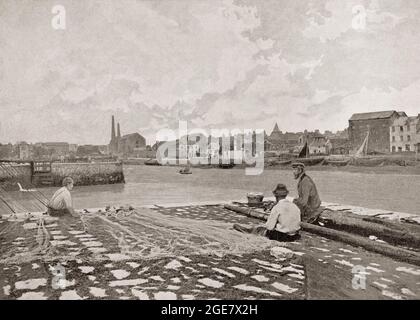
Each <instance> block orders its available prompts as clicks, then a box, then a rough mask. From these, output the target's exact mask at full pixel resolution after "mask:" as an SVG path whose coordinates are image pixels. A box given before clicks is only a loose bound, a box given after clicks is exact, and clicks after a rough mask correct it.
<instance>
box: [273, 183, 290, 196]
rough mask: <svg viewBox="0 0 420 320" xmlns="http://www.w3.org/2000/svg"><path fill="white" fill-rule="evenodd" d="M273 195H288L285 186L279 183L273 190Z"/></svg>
mask: <svg viewBox="0 0 420 320" xmlns="http://www.w3.org/2000/svg"><path fill="white" fill-rule="evenodd" d="M273 193H276V194H279V195H285V196H287V195H288V194H289V190H287V188H286V186H285V185H284V184H282V183H279V184H278V185H277V186H276V188H275V189H274V190H273Z"/></svg>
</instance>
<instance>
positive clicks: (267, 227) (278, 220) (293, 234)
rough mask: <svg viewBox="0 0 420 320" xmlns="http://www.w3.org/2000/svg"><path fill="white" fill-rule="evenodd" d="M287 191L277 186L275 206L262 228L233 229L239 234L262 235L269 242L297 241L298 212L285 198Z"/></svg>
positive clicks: (236, 226) (298, 227) (236, 227)
mask: <svg viewBox="0 0 420 320" xmlns="http://www.w3.org/2000/svg"><path fill="white" fill-rule="evenodd" d="M288 193H289V191H288V190H287V188H286V186H285V185H284V184H278V185H277V187H276V189H275V190H274V191H273V194H274V196H275V197H276V204H275V206H274V207H273V208H272V209H271V213H270V216H269V217H268V219H267V222H266V223H265V224H264V225H263V226H258V227H254V228H251V229H249V228H246V227H243V226H240V225H238V224H234V225H233V228H234V229H235V230H238V231H241V232H248V233H253V234H259V235H264V236H266V237H267V238H269V239H271V240H277V241H295V240H297V239H299V233H298V232H299V230H300V211H299V208H298V207H297V206H296V205H295V204H293V203H292V202H291V201H289V200H288V199H287V198H286V196H287V195H288Z"/></svg>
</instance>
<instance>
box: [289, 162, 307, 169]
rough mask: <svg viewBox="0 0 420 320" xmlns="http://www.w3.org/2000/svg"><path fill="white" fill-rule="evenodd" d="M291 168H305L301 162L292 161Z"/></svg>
mask: <svg viewBox="0 0 420 320" xmlns="http://www.w3.org/2000/svg"><path fill="white" fill-rule="evenodd" d="M292 168H302V169H305V165H304V164H303V163H302V162H293V163H292Z"/></svg>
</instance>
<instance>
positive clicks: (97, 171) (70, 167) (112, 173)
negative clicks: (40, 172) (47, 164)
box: [51, 162, 124, 186]
mask: <svg viewBox="0 0 420 320" xmlns="http://www.w3.org/2000/svg"><path fill="white" fill-rule="evenodd" d="M67 176H69V177H72V178H73V180H74V184H75V185H78V186H88V185H96V184H114V183H124V173H123V164H122V163H121V162H100V163H59V162H55V163H52V165H51V178H52V184H53V185H54V186H60V185H61V182H62V180H63V179H64V177H67Z"/></svg>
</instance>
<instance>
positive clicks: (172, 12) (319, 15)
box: [0, 0, 420, 144]
mask: <svg viewBox="0 0 420 320" xmlns="http://www.w3.org/2000/svg"><path fill="white" fill-rule="evenodd" d="M54 4H55V2H54V1H42V2H33V1H19V2H16V1H11V0H5V1H2V2H1V3H0V46H1V48H2V50H1V52H0V118H1V121H2V136H0V141H1V142H7V141H16V140H28V141H40V140H44V141H45V140H68V141H70V142H75V143H98V144H105V143H107V142H108V140H109V135H110V132H109V131H110V123H109V122H110V116H111V115H112V114H115V115H116V117H117V119H118V120H119V121H120V122H121V127H122V130H123V133H129V132H133V131H138V132H140V133H142V134H144V135H145V136H146V137H147V139H148V143H153V142H154V136H155V133H156V132H157V131H158V130H159V129H162V128H176V127H177V123H178V120H179V119H181V120H187V121H189V122H190V126H192V127H194V126H200V127H203V128H212V127H226V128H237V127H246V128H252V127H258V128H263V129H266V130H267V131H268V132H270V131H271V129H272V127H273V125H274V122H276V121H277V122H278V123H279V125H280V127H281V129H282V130H283V131H286V130H289V131H292V130H299V131H300V130H303V129H305V128H308V129H315V128H319V129H321V130H325V129H331V130H338V129H342V128H344V127H345V126H346V125H347V119H348V117H349V116H350V115H351V114H352V113H353V112H358V111H360V110H362V111H368V110H370V111H373V110H380V109H392V108H394V106H401V108H403V109H405V110H406V111H408V112H409V113H410V112H411V113H415V114H416V113H418V112H417V111H416V110H418V107H417V101H418V100H419V95H420V94H419V93H418V92H420V91H419V90H418V89H419V88H418V87H419V83H420V70H419V68H420V35H419V33H418V30H419V29H420V4H419V3H418V1H417V0H406V1H402V0H399V1H396V0H381V1H374V0H362V1H352V0H351V1H345V2H344V1H341V0H323V1H318V0H317V1H315V0H313V1H295V0H281V1H278V0H265V1H258V0H223V1H222V0H216V1H210V0H208V1H207V0H204V1H188V0H180V1H129V0H123V1H112V2H111V1H96V0H90V1H85V2H83V4H82V3H81V2H80V1H75V0H68V1H67V0H66V1H64V0H63V1H62V4H63V5H64V6H65V8H66V13H67V19H66V21H67V29H66V30H64V31H63V30H61V31H57V30H54V29H52V28H51V26H50V20H51V17H52V15H51V7H52V6H53V5H54ZM354 5H363V6H364V8H365V9H366V28H365V29H364V30H355V29H354V28H352V20H353V18H354V12H353V7H354Z"/></svg>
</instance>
